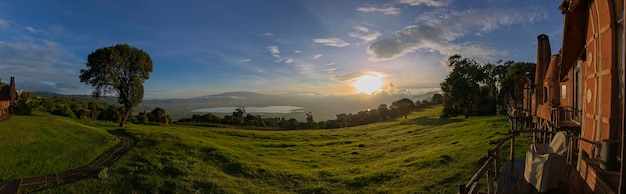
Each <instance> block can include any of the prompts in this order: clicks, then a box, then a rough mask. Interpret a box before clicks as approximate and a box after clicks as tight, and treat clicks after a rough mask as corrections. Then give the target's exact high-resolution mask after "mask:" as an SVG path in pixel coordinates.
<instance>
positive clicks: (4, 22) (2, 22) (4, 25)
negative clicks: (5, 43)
mask: <svg viewBox="0 0 626 194" xmlns="http://www.w3.org/2000/svg"><path fill="white" fill-rule="evenodd" d="M9 26H10V23H9V21H7V20H5V19H2V18H0V28H2V29H7V28H9Z"/></svg>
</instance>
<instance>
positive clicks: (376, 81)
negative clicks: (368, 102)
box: [352, 74, 383, 94]
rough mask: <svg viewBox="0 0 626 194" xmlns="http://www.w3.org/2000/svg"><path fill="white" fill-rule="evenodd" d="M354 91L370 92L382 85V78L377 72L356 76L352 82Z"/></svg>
mask: <svg viewBox="0 0 626 194" xmlns="http://www.w3.org/2000/svg"><path fill="white" fill-rule="evenodd" d="M352 86H353V87H354V89H355V90H356V93H365V94H372V93H374V92H377V91H380V90H381V89H382V87H383V79H382V78H381V76H380V75H378V74H368V75H363V76H361V77H357V78H355V79H354V81H353V82H352Z"/></svg>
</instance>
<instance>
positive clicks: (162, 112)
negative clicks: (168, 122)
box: [152, 107, 165, 117]
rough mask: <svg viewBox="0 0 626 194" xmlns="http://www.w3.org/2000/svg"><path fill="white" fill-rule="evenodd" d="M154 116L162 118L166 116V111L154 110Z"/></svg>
mask: <svg viewBox="0 0 626 194" xmlns="http://www.w3.org/2000/svg"><path fill="white" fill-rule="evenodd" d="M152 115H154V116H157V117H162V116H163V115H165V110H164V109H162V108H159V107H156V108H154V110H152Z"/></svg>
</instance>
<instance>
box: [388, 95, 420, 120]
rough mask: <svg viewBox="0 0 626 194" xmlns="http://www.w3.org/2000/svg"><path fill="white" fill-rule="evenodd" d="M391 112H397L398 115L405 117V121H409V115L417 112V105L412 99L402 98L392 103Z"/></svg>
mask: <svg viewBox="0 0 626 194" xmlns="http://www.w3.org/2000/svg"><path fill="white" fill-rule="evenodd" d="M391 110H394V111H397V113H399V114H402V115H404V118H405V119H408V118H407V116H408V115H409V113H410V112H412V111H414V110H415V103H414V102H413V100H411V99H408V98H402V99H400V100H397V101H394V102H392V103H391Z"/></svg>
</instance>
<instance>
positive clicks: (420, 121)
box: [400, 117, 462, 126]
mask: <svg viewBox="0 0 626 194" xmlns="http://www.w3.org/2000/svg"><path fill="white" fill-rule="evenodd" d="M460 121H462V119H461V118H432V117H419V118H415V119H409V120H404V121H402V123H400V124H402V125H424V126H434V125H445V124H448V123H455V122H460Z"/></svg>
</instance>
